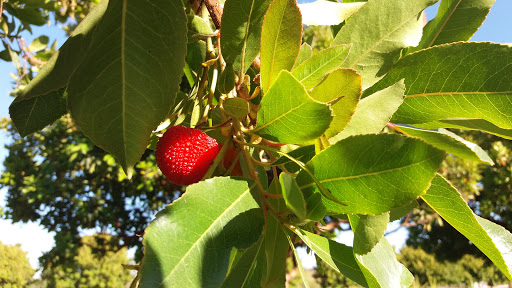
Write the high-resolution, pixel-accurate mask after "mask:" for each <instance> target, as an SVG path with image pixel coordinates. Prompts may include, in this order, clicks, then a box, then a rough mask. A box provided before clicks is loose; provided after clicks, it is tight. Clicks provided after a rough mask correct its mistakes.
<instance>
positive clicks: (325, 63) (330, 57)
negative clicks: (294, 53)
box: [292, 45, 351, 89]
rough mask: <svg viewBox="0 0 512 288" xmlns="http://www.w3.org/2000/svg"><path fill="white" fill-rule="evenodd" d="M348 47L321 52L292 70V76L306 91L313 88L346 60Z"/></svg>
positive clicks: (341, 46)
mask: <svg viewBox="0 0 512 288" xmlns="http://www.w3.org/2000/svg"><path fill="white" fill-rule="evenodd" d="M350 46H351V45H338V46H333V47H330V48H327V49H324V50H321V51H320V52H318V53H316V54H315V55H313V56H311V57H310V58H308V59H307V60H306V61H304V62H302V63H301V64H300V65H298V66H297V67H295V68H293V70H292V74H293V76H295V78H297V79H298V80H299V81H300V82H301V83H302V84H303V85H304V86H306V89H311V88H313V87H314V86H315V85H317V84H318V82H320V81H321V80H322V79H323V78H324V77H325V75H327V74H328V73H331V72H332V71H334V70H335V69H337V68H339V67H340V65H341V64H342V63H343V61H345V59H346V58H347V55H348V53H349V50H350Z"/></svg>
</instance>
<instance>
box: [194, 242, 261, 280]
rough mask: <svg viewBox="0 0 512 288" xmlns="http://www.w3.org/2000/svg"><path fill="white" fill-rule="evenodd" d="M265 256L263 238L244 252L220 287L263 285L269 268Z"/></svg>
mask: <svg viewBox="0 0 512 288" xmlns="http://www.w3.org/2000/svg"><path fill="white" fill-rule="evenodd" d="M265 256H266V254H265V245H264V241H263V239H260V240H259V241H258V242H256V243H254V244H253V245H252V246H251V247H250V248H249V249H247V250H246V251H245V252H244V253H243V254H242V256H241V257H240V259H239V260H238V261H237V262H236V264H235V266H234V267H233V268H232V269H231V270H230V273H229V274H228V275H227V276H226V279H224V281H223V282H222V284H221V285H220V287H221V288H231V287H240V288H249V287H253V288H260V287H262V286H261V285H262V278H263V277H264V273H265V272H266V268H267V267H266V266H265V264H266V258H265ZM205 286H206V285H204V284H203V285H202V286H201V287H205ZM198 287H199V286H198Z"/></svg>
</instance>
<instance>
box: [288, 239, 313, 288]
mask: <svg viewBox="0 0 512 288" xmlns="http://www.w3.org/2000/svg"><path fill="white" fill-rule="evenodd" d="M286 237H288V243H290V247H292V251H293V256H295V263H297V268H298V269H299V274H300V278H301V279H302V284H303V285H304V288H309V282H308V278H307V275H306V272H304V267H303V266H302V262H301V261H300V258H299V254H298V253H297V249H295V245H293V243H292V240H291V239H290V236H289V235H288V234H286Z"/></svg>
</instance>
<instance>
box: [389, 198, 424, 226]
mask: <svg viewBox="0 0 512 288" xmlns="http://www.w3.org/2000/svg"><path fill="white" fill-rule="evenodd" d="M419 207H420V205H419V204H418V201H417V200H413V201H411V202H410V203H407V204H405V205H404V206H401V207H397V208H393V209H391V210H390V211H389V222H393V221H396V220H399V219H400V218H402V217H405V216H406V215H407V214H409V212H411V211H412V209H414V208H419Z"/></svg>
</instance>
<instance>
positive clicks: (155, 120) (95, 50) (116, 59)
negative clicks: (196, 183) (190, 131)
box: [68, 0, 187, 175]
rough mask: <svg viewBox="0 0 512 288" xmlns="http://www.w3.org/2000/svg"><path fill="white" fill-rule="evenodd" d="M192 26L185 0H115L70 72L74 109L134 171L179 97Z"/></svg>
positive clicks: (86, 128) (96, 138)
mask: <svg viewBox="0 0 512 288" xmlns="http://www.w3.org/2000/svg"><path fill="white" fill-rule="evenodd" d="M145 19H158V21H146V20H145ZM141 23H145V24H144V25H141ZM186 33H187V19H186V16H185V12H184V7H183V3H182V2H181V1H171V0H158V1H135V2H128V1H127V0H117V1H116V0H110V2H109V5H108V8H107V11H106V12H105V16H104V17H103V18H102V20H101V21H100V23H98V29H97V30H96V32H95V34H94V39H93V42H92V43H91V47H90V49H89V51H88V53H87V55H86V56H85V58H84V60H83V62H82V63H81V64H80V65H79V67H78V68H77V69H76V70H75V73H73V76H72V77H71V79H70V83H69V87H68V109H69V111H70V112H71V115H72V116H73V119H74V120H75V122H76V124H77V125H78V126H79V127H80V129H81V130H82V131H83V132H84V134H85V135H87V136H88V137H89V138H90V139H91V140H92V141H93V142H94V143H95V144H96V145H98V146H99V147H101V148H103V149H104V150H105V151H107V152H109V153H111V154H112V155H114V156H115V157H116V159H117V160H118V161H119V163H120V164H121V166H122V167H123V169H124V170H125V171H126V172H127V174H128V175H129V174H130V171H131V167H133V165H135V163H137V162H138V161H139V159H140V157H141V156H142V154H143V153H144V151H145V150H146V147H147V145H148V143H149V139H150V135H151V131H152V130H153V129H155V128H156V127H157V126H158V124H159V123H160V122H162V121H163V120H164V118H165V117H166V116H167V114H168V113H169V112H170V111H171V109H173V108H174V105H175V104H176V103H175V98H176V94H177V92H178V90H179V84H180V82H181V77H182V75H183V67H184V64H185V55H186V45H187V40H186ZM141 115H143V117H141Z"/></svg>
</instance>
